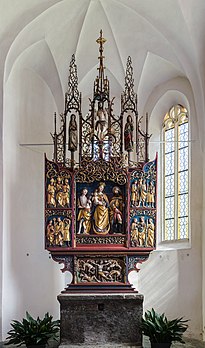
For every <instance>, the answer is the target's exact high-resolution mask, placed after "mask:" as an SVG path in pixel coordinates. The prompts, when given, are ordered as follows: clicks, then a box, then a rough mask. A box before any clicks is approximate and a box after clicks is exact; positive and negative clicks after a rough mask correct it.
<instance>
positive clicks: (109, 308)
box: [58, 293, 143, 348]
mask: <svg viewBox="0 0 205 348" xmlns="http://www.w3.org/2000/svg"><path fill="white" fill-rule="evenodd" d="M58 301H59V302H60V316H61V330H60V335H61V347H62V346H69V348H71V347H73V348H74V347H93V348H94V347H98V348H100V347H104V348H105V347H115V348H117V347H142V334H141V330H140V327H139V326H140V323H141V318H142V315H143V295H140V294H138V293H127V294H126V293H124V294H123V293H122V294H120V293H119V294H118V293H113V294H82V295H79V294H68V293H66V294H60V295H59V296H58Z"/></svg>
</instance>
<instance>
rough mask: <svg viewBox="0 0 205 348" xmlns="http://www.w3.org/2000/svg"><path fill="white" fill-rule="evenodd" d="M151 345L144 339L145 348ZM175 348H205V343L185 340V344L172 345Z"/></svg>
mask: <svg viewBox="0 0 205 348" xmlns="http://www.w3.org/2000/svg"><path fill="white" fill-rule="evenodd" d="M150 347H151V346H150V343H149V340H148V339H147V337H144V340H143V348H150ZM172 347H173V348H182V347H184V348H204V347H205V342H201V341H197V340H194V339H185V344H181V343H173V344H172Z"/></svg>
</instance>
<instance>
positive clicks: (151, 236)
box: [147, 219, 155, 248]
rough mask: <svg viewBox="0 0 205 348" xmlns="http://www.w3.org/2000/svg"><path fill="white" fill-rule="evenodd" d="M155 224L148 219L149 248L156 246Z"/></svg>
mask: <svg viewBox="0 0 205 348" xmlns="http://www.w3.org/2000/svg"><path fill="white" fill-rule="evenodd" d="M154 229H155V227H154V223H153V220H152V219H148V224H147V246H148V247H152V248H153V246H154Z"/></svg>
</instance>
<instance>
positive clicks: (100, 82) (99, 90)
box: [94, 29, 109, 102]
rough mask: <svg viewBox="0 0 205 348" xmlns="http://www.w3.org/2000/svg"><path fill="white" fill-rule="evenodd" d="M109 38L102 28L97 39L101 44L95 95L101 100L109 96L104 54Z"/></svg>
mask: <svg viewBox="0 0 205 348" xmlns="http://www.w3.org/2000/svg"><path fill="white" fill-rule="evenodd" d="M106 41H107V40H106V39H105V38H104V37H103V31H102V29H101V30H100V36H99V38H98V39H97V40H96V42H97V43H98V44H99V53H100V54H99V57H98V59H99V67H98V71H99V73H98V76H97V78H96V80H95V84H94V96H95V99H98V100H101V102H103V100H104V99H107V98H109V81H108V79H107V76H106V77H105V74H104V72H105V66H104V62H103V60H104V58H105V57H104V56H103V51H104V46H103V45H104V44H105V42H106Z"/></svg>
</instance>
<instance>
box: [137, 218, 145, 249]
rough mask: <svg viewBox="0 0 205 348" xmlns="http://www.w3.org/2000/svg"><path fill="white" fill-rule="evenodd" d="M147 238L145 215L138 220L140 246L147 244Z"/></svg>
mask: <svg viewBox="0 0 205 348" xmlns="http://www.w3.org/2000/svg"><path fill="white" fill-rule="evenodd" d="M145 239H146V223H145V220H144V216H142V217H140V220H139V222H138V243H139V246H144V245H145Z"/></svg>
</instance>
